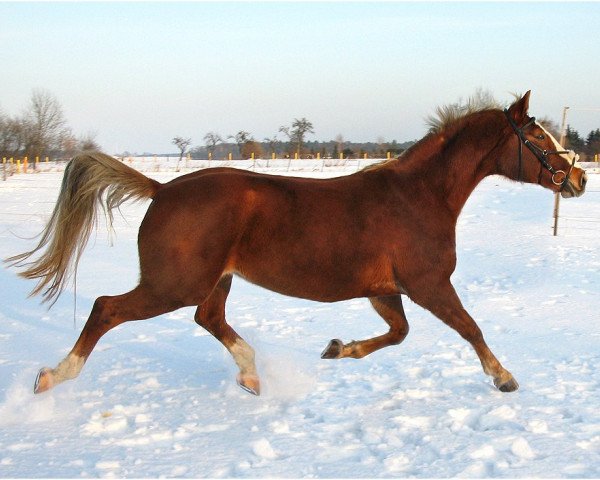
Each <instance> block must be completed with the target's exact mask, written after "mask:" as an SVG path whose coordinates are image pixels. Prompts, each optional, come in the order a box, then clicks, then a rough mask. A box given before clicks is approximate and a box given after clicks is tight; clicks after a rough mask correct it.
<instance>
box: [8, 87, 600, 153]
mask: <svg viewBox="0 0 600 480" xmlns="http://www.w3.org/2000/svg"><path fill="white" fill-rule="evenodd" d="M540 121H542V122H543V123H544V125H545V126H546V128H548V129H549V130H550V131H551V133H552V134H553V135H554V136H555V137H556V138H560V131H559V127H558V125H557V124H556V122H554V121H552V120H550V119H548V118H544V119H540ZM311 134H314V127H313V124H312V122H310V121H309V120H308V119H306V118H304V117H303V118H299V119H298V118H295V119H294V120H293V121H292V122H291V124H290V125H288V126H286V125H283V126H281V127H279V129H278V131H277V133H276V134H275V135H273V136H272V137H267V138H263V139H262V140H257V139H255V138H254V137H253V136H252V134H251V133H250V132H248V131H246V130H240V131H238V132H237V133H235V134H230V135H224V136H223V135H220V134H219V133H216V132H214V131H210V132H208V133H206V134H205V135H204V137H203V142H204V143H203V144H202V145H197V146H192V139H191V138H185V137H181V136H177V137H174V138H173V139H172V144H173V145H174V146H175V147H176V148H177V150H178V153H177V154H178V155H179V159H180V160H181V159H182V158H183V156H184V155H190V157H191V158H197V159H206V158H212V159H214V160H223V159H227V158H229V156H230V155H231V156H232V158H242V159H248V158H252V157H254V158H271V157H272V156H276V157H278V158H311V157H312V158H314V157H317V156H320V157H321V158H339V157H340V156H342V157H343V158H363V157H364V156H365V155H366V156H368V157H370V158H386V156H387V155H392V156H397V155H399V154H400V153H402V152H403V151H404V150H406V149H407V148H408V147H410V146H411V145H412V144H413V143H415V142H414V141H406V142H402V143H399V142H397V141H396V140H393V141H391V142H387V141H385V140H384V139H383V138H382V137H380V138H378V139H377V140H376V141H374V142H363V143H360V142H351V141H348V140H346V139H344V137H343V136H342V135H341V134H340V135H337V136H336V138H335V139H333V140H329V141H316V140H312V141H311V140H309V139H308V136H309V135H311ZM95 136H96V135H95V134H94V133H87V134H84V135H80V136H76V135H75V134H74V133H73V131H72V129H71V128H70V127H69V126H68V124H67V121H66V119H65V117H64V114H63V111H62V108H61V105H60V103H59V102H58V100H57V99H56V97H55V96H54V95H53V94H52V93H50V92H48V91H46V90H34V91H33V93H32V95H31V98H30V101H29V104H28V105H27V107H26V109H25V110H24V112H23V113H22V114H21V115H16V116H9V115H6V114H4V113H3V112H2V111H0V157H6V158H11V157H14V158H22V157H25V156H27V157H29V158H30V159H31V160H32V161H33V159H35V157H40V158H41V157H42V156H49V157H50V158H61V159H65V158H70V157H72V156H73V155H75V153H77V152H78V151H81V150H99V149H100V147H99V145H98V144H97V143H96V140H95ZM565 148H568V149H572V150H575V151H576V152H577V153H579V155H580V158H581V160H582V161H593V160H594V159H595V156H596V155H598V154H600V128H598V129H596V130H592V131H591V132H589V134H588V135H587V136H581V135H580V134H579V132H577V131H576V130H574V129H573V128H572V127H571V126H570V125H568V126H567V129H566V135H565ZM112 153H117V154H120V155H123V156H128V155H131V154H130V153H129V152H112ZM154 153H159V152H144V154H145V155H152V154H154ZM161 154H165V153H164V152H161ZM169 154H170V153H169Z"/></svg>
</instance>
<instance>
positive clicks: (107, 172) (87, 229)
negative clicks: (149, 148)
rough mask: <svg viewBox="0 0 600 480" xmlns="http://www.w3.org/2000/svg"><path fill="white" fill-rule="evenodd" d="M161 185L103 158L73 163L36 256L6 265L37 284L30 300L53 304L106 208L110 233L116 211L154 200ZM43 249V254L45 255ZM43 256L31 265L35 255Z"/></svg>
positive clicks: (91, 155)
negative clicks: (129, 203) (37, 297)
mask: <svg viewBox="0 0 600 480" xmlns="http://www.w3.org/2000/svg"><path fill="white" fill-rule="evenodd" d="M159 187H160V183H159V182H157V181H155V180H152V179H150V178H148V177H146V176H145V175H143V174H141V173H140V172H138V171H137V170H134V169H133V168H130V167H128V166H127V165H124V164H123V163H122V162H120V161H119V160H116V159H115V158H113V157H110V156H108V155H105V154H103V153H99V152H84V153H82V154H80V155H77V156H75V157H73V159H72V160H71V161H70V162H69V163H68V165H67V167H66V168H65V173H64V176H63V181H62V186H61V189H60V193H59V195H58V200H57V201H56V206H55V207H54V211H53V212H52V215H51V217H50V220H49V221H48V224H47V225H46V227H45V228H44V230H43V232H42V234H41V239H40V241H39V243H38V245H37V247H35V248H34V249H33V250H31V251H29V252H25V253H22V254H20V255H15V256H14V257H10V258H8V259H6V262H8V263H10V264H11V266H16V267H24V268H25V270H24V271H22V272H20V273H19V275H21V276H22V277H25V278H28V279H39V281H38V284H37V286H36V287H35V288H34V289H33V291H32V292H31V295H37V294H39V293H40V292H43V297H44V300H43V301H44V302H47V301H52V303H54V302H55V301H56V300H57V299H58V297H59V296H60V294H61V293H62V291H63V290H64V288H65V285H66V283H67V282H68V280H69V278H70V277H71V276H72V274H73V271H74V270H75V269H76V268H77V264H78V262H79V258H80V257H81V254H82V253H83V250H84V248H85V246H86V244H87V241H88V239H89V237H90V233H91V232H92V230H93V228H94V227H95V225H96V222H97V211H98V207H102V209H103V210H104V213H105V215H106V217H107V220H108V224H109V227H110V228H112V220H113V215H112V210H113V209H114V208H118V207H119V206H120V205H121V204H122V203H123V202H125V201H127V200H130V199H131V200H141V199H146V198H153V197H154V195H155V194H156V192H157V191H158V188H159ZM44 249H45V250H44ZM41 250H44V252H43V253H42V254H41V255H40V256H39V257H38V258H37V259H35V260H33V261H29V260H30V259H31V257H33V256H34V255H35V254H36V253H37V252H39V251H41Z"/></svg>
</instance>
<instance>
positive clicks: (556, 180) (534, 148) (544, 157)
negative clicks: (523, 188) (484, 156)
mask: <svg viewBox="0 0 600 480" xmlns="http://www.w3.org/2000/svg"><path fill="white" fill-rule="evenodd" d="M504 115H506V118H507V120H508V123H509V124H510V126H511V127H512V129H513V130H514V132H515V133H516V135H517V137H519V182H522V181H523V145H525V146H526V147H527V148H528V149H529V150H530V151H531V152H532V153H533V154H534V155H535V157H536V158H537V159H538V160H539V162H540V165H541V166H540V174H539V176H538V183H541V181H542V171H543V170H542V168H545V169H546V170H548V171H549V172H550V173H551V174H552V183H553V184H554V185H556V186H559V187H560V190H559V192H562V191H563V189H564V188H565V186H566V185H567V183H568V181H569V176H570V175H571V171H572V170H573V166H574V165H575V158H574V159H573V162H571V166H570V168H569V171H568V172H566V173H565V171H564V170H556V169H555V168H554V167H553V166H552V165H550V163H549V162H548V155H561V154H565V153H569V152H568V151H567V150H554V151H548V150H544V149H543V148H541V147H539V146H538V145H536V144H535V143H533V142H531V141H529V140H528V139H527V138H526V137H525V133H524V132H523V130H525V129H526V128H527V127H529V126H530V125H531V124H532V123H534V122H535V117H532V118H531V120H529V122H527V123H526V124H525V125H523V126H522V127H521V128H519V127H518V126H517V124H516V123H515V121H514V120H513V119H512V117H511V116H510V113H509V112H508V109H504ZM561 175H562V176H564V178H562V180H561Z"/></svg>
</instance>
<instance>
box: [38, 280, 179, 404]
mask: <svg viewBox="0 0 600 480" xmlns="http://www.w3.org/2000/svg"><path fill="white" fill-rule="evenodd" d="M180 306H181V305H180V304H176V303H167V302H165V301H164V300H163V299H160V298H159V297H157V296H153V295H151V294H150V292H148V291H147V290H146V289H145V288H144V287H142V286H138V287H137V288H135V289H134V290H132V291H131V292H128V293H126V294H123V295H118V296H114V297H99V298H98V299H96V301H95V302H94V307H93V308H92V312H91V313H90V316H89V318H88V320H87V322H86V324H85V326H84V327H83V330H82V331H81V335H80V336H79V339H78V340H77V342H76V343H75V345H74V346H73V349H72V350H71V352H70V353H69V354H68V355H67V356H66V357H65V358H64V359H63V360H62V361H61V362H60V363H59V364H58V365H57V366H56V368H43V369H41V370H40V372H39V373H38V376H37V378H36V381H35V386H34V393H42V392H45V391H46V390H49V389H50V388H52V387H54V386H55V385H58V384H59V383H62V382H64V381H65V380H70V379H73V378H75V377H77V376H78V375H79V372H80V371H81V369H82V368H83V365H84V364H85V362H86V360H87V359H88V357H89V356H90V354H91V353H92V350H93V349H94V347H95V345H96V343H98V340H100V337H102V335H104V334H105V333H106V332H108V331H109V330H110V329H112V328H114V327H116V326H117V325H120V324H122V323H123V322H127V321H129V320H143V319H146V318H151V317H155V316H157V315H160V314H162V313H166V312H170V311H173V310H175V309H177V308H179V307H180Z"/></svg>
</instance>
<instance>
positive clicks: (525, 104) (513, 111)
mask: <svg viewBox="0 0 600 480" xmlns="http://www.w3.org/2000/svg"><path fill="white" fill-rule="evenodd" d="M529 95H531V90H528V91H527V93H526V94H525V95H523V96H522V97H521V98H520V99H519V100H517V101H516V102H515V103H513V104H512V105H511V106H510V107H509V109H508V111H509V113H510V116H511V117H512V119H513V120H514V121H515V123H516V124H517V125H521V124H522V123H524V121H525V119H526V118H527V112H528V111H529Z"/></svg>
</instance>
